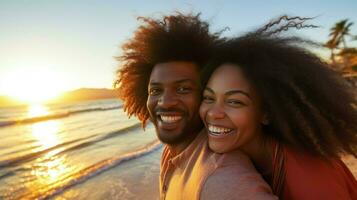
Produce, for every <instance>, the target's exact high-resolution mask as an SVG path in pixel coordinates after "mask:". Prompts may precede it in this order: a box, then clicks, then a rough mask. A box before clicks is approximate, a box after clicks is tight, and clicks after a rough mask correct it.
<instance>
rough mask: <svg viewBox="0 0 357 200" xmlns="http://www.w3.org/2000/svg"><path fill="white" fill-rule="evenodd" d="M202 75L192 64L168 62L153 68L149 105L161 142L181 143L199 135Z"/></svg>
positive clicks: (149, 87) (149, 86)
mask: <svg viewBox="0 0 357 200" xmlns="http://www.w3.org/2000/svg"><path fill="white" fill-rule="evenodd" d="M199 76H200V75H199V70H198V67H197V66H196V65H195V64H194V63H191V62H166V63H159V64H157V65H155V66H154V68H153V70H152V72H151V76H150V80H149V85H148V94H149V96H148V100H147V103H146V105H147V108H148V110H149V113H150V120H151V121H152V122H153V123H154V125H155V128H156V132H157V136H158V138H159V139H160V140H161V141H162V142H164V143H167V144H171V145H175V144H180V143H182V142H187V140H190V139H192V137H193V136H194V135H195V134H197V133H198V131H199V128H200V127H201V120H200V117H199V113H198V109H199V106H200V103H201V91H200V79H199Z"/></svg>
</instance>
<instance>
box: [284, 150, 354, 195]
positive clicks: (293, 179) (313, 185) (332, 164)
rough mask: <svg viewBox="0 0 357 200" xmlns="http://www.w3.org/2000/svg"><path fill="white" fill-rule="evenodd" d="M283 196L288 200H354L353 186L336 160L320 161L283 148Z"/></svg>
mask: <svg viewBox="0 0 357 200" xmlns="http://www.w3.org/2000/svg"><path fill="white" fill-rule="evenodd" d="M284 157H285V161H284V162H285V183H284V185H285V187H284V194H288V195H289V196H291V197H293V198H292V199H356V198H357V193H356V191H357V182H356V180H355V178H354V177H353V175H352V174H351V172H350V171H349V170H348V168H347V167H346V166H345V164H344V163H343V162H342V161H341V160H339V159H323V158H319V157H316V156H313V155H310V154H307V153H301V152H297V151H294V150H292V149H289V148H286V147H284Z"/></svg>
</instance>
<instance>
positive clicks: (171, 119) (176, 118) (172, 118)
mask: <svg viewBox="0 0 357 200" xmlns="http://www.w3.org/2000/svg"><path fill="white" fill-rule="evenodd" d="M180 119H182V117H181V116H164V115H161V120H162V121H163V122H165V123H174V122H177V121H179V120H180Z"/></svg>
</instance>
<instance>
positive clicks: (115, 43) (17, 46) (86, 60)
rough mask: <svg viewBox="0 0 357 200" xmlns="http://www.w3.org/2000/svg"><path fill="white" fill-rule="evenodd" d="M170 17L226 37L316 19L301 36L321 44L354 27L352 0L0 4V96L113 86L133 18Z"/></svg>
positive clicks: (356, 30)
mask: <svg viewBox="0 0 357 200" xmlns="http://www.w3.org/2000/svg"><path fill="white" fill-rule="evenodd" d="M173 11H182V12H188V11H192V12H201V13H202V18H203V19H206V20H209V22H210V23H211V24H212V30H213V31H218V30H221V29H222V28H224V27H229V28H230V30H229V31H226V32H225V33H224V35H225V36H231V35H236V34H240V33H244V32H246V31H249V30H252V29H254V28H256V27H259V26H260V25H262V24H264V23H265V22H267V21H269V19H271V18H273V17H277V16H279V15H281V14H289V15H300V16H309V17H315V16H317V18H316V19H314V20H313V21H312V23H314V24H316V25H319V26H321V28H319V29H313V30H305V31H298V32H299V34H302V35H303V36H306V37H309V38H310V39H313V40H316V41H319V42H325V41H326V40H327V38H328V33H329V28H330V27H331V26H332V25H333V24H334V23H336V22H337V21H339V20H342V19H345V18H348V19H350V20H351V21H353V22H355V23H356V24H355V25H353V26H352V29H351V32H352V33H353V34H356V35H357V1H356V0H341V1H336V0H319V1H312V0H309V1H308V0H299V1H292V0H290V1H289V0H284V1H282V0H271V1H246V0H245V1H243V0H235V1H233V0H232V1H229V0H226V1H223V0H197V1H193V0H192V1H189V0H186V1H183V0H182V1H175V0H166V1H165V0H155V1H149V0H146V1H144V0H142V1H138V0H125V1H114V0H113V1H109V0H87V1H85V0H70V1H69V0H68V1H65V0H59V1H49V0H32V1H31V0H23V1H18V0H7V1H6V0H0V95H3V94H7V93H8V91H9V89H10V90H11V88H12V90H19V89H20V90H24V91H25V90H30V88H29V87H35V86H33V85H31V82H33V81H37V85H47V86H48V87H52V88H53V89H54V90H72V89H76V88H80V87H96V88H103V87H106V88H110V87H111V86H112V82H113V79H114V75H115V71H116V69H117V66H116V65H117V63H116V61H115V60H114V58H113V57H114V56H116V55H119V54H120V48H119V47H120V46H121V44H123V42H124V41H125V40H126V39H128V38H130V37H131V36H132V33H133V31H134V30H135V28H136V27H137V26H138V22H137V20H136V17H138V16H154V17H159V16H161V15H162V14H168V13H172V12H173ZM352 44H353V43H352ZM354 44H355V43H354ZM322 55H323V54H322ZM325 55H328V54H327V52H325ZM14 84H18V85H17V86H16V87H14V86H13V85H14ZM10 85H12V86H10ZM39 87H40V86H39Z"/></svg>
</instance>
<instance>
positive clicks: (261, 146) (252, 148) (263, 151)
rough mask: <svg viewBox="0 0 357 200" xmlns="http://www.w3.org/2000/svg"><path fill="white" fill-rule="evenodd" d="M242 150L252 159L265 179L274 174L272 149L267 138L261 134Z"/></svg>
mask: <svg viewBox="0 0 357 200" xmlns="http://www.w3.org/2000/svg"><path fill="white" fill-rule="evenodd" d="M242 150H243V151H244V152H245V153H246V154H247V155H248V156H249V157H250V159H251V160H252V162H253V164H254V166H255V168H256V169H257V170H258V172H260V173H261V174H262V175H263V176H264V177H265V178H267V177H270V175H271V173H272V149H271V144H270V141H269V140H268V139H267V138H265V137H262V134H259V137H256V138H255V139H254V140H252V142H251V143H249V144H247V145H245V146H244V147H243V148H242Z"/></svg>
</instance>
